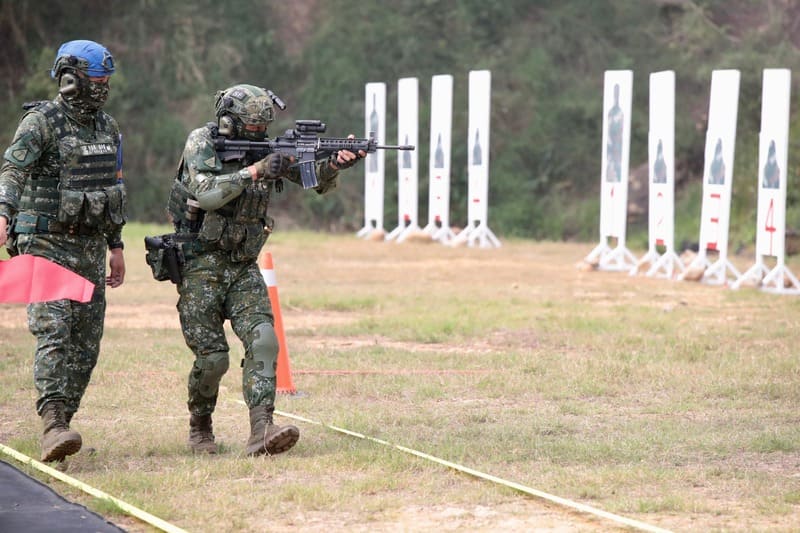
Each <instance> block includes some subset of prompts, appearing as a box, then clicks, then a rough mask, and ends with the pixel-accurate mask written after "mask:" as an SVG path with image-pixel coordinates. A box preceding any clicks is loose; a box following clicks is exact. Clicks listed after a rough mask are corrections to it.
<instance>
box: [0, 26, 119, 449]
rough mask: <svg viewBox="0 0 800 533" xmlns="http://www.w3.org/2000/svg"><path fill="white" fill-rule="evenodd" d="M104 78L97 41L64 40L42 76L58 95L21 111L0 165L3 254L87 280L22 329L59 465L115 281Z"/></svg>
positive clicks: (39, 306) (38, 306)
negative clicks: (88, 290) (82, 291)
mask: <svg viewBox="0 0 800 533" xmlns="http://www.w3.org/2000/svg"><path fill="white" fill-rule="evenodd" d="M113 73H114V60H113V58H112V56H111V54H110V53H109V52H108V50H107V49H106V48H105V47H103V46H102V45H100V44H98V43H96V42H93V41H84V40H80V41H70V42H67V43H64V44H63V45H62V46H61V47H60V48H59V50H58V53H57V55H56V60H55V64H54V65H53V69H52V71H51V76H52V77H53V78H54V79H55V80H57V82H58V86H59V91H58V95H57V96H56V98H55V99H54V100H52V101H43V102H37V103H35V104H27V105H26V106H25V107H26V109H27V112H26V113H25V115H24V116H23V118H22V120H21V121H20V123H19V126H18V127H17V131H16V133H15V135H14V139H13V141H12V143H11V146H9V147H8V149H7V150H6V151H5V154H4V156H3V157H4V161H3V164H2V168H0V246H3V245H6V246H7V247H8V249H9V252H10V253H11V254H12V255H13V254H17V253H21V254H32V255H36V256H40V257H44V258H47V259H49V260H51V261H54V262H55V263H58V264H60V265H61V266H64V267H66V268H68V269H70V270H72V271H73V272H75V273H77V274H79V275H81V276H83V277H85V278H86V279H88V280H89V281H91V282H92V283H94V284H95V290H94V293H93V295H92V299H91V301H89V302H87V303H79V302H75V301H71V300H56V301H50V302H44V303H32V304H30V305H28V328H29V329H30V331H31V333H32V334H33V335H35V336H36V340H37V342H36V355H35V358H34V367H33V375H34V383H35V385H36V390H37V392H38V399H37V401H36V411H37V413H38V414H39V415H40V416H41V417H42V422H43V426H44V429H43V435H42V443H41V444H42V461H61V460H63V459H64V458H65V457H66V456H68V455H71V454H74V453H76V452H77V451H78V450H79V449H80V447H81V444H82V440H81V436H80V434H78V433H77V432H76V431H74V430H71V429H70V422H71V420H72V417H73V415H74V414H75V412H76V411H77V410H78V407H79V406H80V402H81V398H82V397H83V393H84V391H85V390H86V387H87V386H88V384H89V379H90V377H91V373H92V369H94V367H95V364H96V363H97V357H98V354H99V351H100V339H101V337H102V336H103V320H104V318H105V308H106V299H105V286H106V284H108V285H110V286H111V287H119V286H120V285H121V284H122V282H123V279H124V277H125V260H124V257H123V252H122V249H123V244H122V238H121V233H122V226H123V225H124V223H125V201H126V200H125V186H124V184H123V183H122V157H121V154H122V144H121V136H120V132H119V127H118V126H117V123H116V121H115V120H114V119H113V118H112V117H111V116H110V115H108V114H106V113H104V112H103V111H101V108H102V107H103V105H104V104H105V102H106V99H107V98H108V92H109V78H110V77H111V75H112V74H113ZM7 239H8V240H7ZM107 249H108V250H110V260H109V265H110V270H111V272H110V274H109V275H108V277H106V267H105V263H106V250H107Z"/></svg>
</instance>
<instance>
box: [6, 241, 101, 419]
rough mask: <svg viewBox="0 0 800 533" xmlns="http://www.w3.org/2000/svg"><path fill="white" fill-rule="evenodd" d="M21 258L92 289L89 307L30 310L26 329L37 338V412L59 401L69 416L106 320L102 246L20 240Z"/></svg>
mask: <svg viewBox="0 0 800 533" xmlns="http://www.w3.org/2000/svg"><path fill="white" fill-rule="evenodd" d="M17 245H18V247H19V252H20V253H21V254H32V255H37V256H41V257H45V258H47V259H50V260H51V261H54V262H56V263H58V264H60V265H61V266H64V267H67V268H69V269H70V270H72V271H73V272H76V273H78V274H80V275H81V276H83V277H85V278H86V279H88V280H89V281H91V282H92V283H94V284H95V289H94V293H93V295H92V299H91V301H89V302H87V303H79V302H75V301H72V300H55V301H51V302H42V303H33V304H29V305H28V329H29V330H30V332H31V333H32V334H33V335H34V336H35V337H36V354H35V356H34V362H33V381H34V385H35V386H36V391H37V392H38V398H37V400H36V412H37V413H39V414H41V412H42V408H43V407H44V404H45V403H47V402H49V401H54V400H57V401H63V402H64V405H65V411H66V413H67V414H68V415H72V414H74V413H75V412H76V411H77V410H78V407H79V406H80V403H81V399H82V398H83V394H84V392H85V391H86V387H87V386H88V385H89V380H90V378H91V375H92V370H93V369H94V367H95V365H96V364H97V358H98V355H99V353H100V339H101V338H102V337H103V321H104V318H105V310H106V300H105V275H106V274H105V272H106V270H105V264H106V241H105V238H104V237H102V236H100V235H98V236H95V237H85V236H71V235H60V234H39V235H20V236H19V237H18V238H17Z"/></svg>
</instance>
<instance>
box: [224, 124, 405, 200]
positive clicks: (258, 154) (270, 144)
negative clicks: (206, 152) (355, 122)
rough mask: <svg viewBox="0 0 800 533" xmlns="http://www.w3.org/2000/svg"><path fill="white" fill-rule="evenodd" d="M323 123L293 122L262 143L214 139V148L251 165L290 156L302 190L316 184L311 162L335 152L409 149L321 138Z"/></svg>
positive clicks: (366, 141)
mask: <svg viewBox="0 0 800 533" xmlns="http://www.w3.org/2000/svg"><path fill="white" fill-rule="evenodd" d="M325 129H326V126H325V123H323V122H321V121H319V120H297V121H295V124H294V129H293V130H286V134H285V135H283V136H282V137H276V138H275V139H273V140H265V141H243V140H233V139H228V138H226V137H214V148H215V149H216V150H217V155H218V156H219V158H220V159H222V160H223V161H230V160H233V159H243V158H245V157H247V159H248V160H249V161H252V162H255V161H258V160H259V159H263V158H264V157H266V156H268V155H269V154H272V153H276V152H277V153H280V154H283V155H285V156H291V157H294V159H295V161H296V163H295V165H297V166H299V167H300V179H301V181H302V183H303V188H304V189H310V188H312V187H316V186H317V185H319V182H318V181H317V173H316V169H315V163H316V162H317V161H321V160H323V159H328V158H329V157H330V156H331V155H333V154H336V153H337V152H339V150H349V151H351V152H353V153H354V154H358V151H359V150H363V151H365V152H366V153H368V154H371V153H374V152H375V151H377V150H413V149H414V146H413V145H402V146H388V145H379V144H378V141H376V140H375V137H374V135H375V134H374V133H370V138H369V139H347V138H341V137H339V138H325V137H320V136H319V134H320V133H325Z"/></svg>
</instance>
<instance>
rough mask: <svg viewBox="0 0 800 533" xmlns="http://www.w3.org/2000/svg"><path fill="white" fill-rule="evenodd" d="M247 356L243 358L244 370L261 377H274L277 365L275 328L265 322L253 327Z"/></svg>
mask: <svg viewBox="0 0 800 533" xmlns="http://www.w3.org/2000/svg"><path fill="white" fill-rule="evenodd" d="M247 352H248V354H249V357H246V358H245V360H244V368H245V371H246V372H253V373H255V374H258V375H259V376H261V377H262V378H274V377H275V369H276V368H277V366H278V337H277V336H276V335H275V329H274V328H273V327H272V325H270V324H269V323H267V322H262V323H260V324H258V325H257V326H256V327H255V328H253V332H252V340H251V342H250V349H249V350H247Z"/></svg>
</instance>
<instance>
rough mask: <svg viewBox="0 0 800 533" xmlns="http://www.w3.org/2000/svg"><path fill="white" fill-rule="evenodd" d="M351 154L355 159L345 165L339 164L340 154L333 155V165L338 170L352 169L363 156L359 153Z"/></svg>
mask: <svg viewBox="0 0 800 533" xmlns="http://www.w3.org/2000/svg"><path fill="white" fill-rule="evenodd" d="M350 153H352V154H353V155H354V156H355V157H354V158H353V159H350V160H347V161H345V162H344V163H340V162H339V153H338V152H337V153H335V154H331V158H330V162H331V164H332V165H333V166H334V167H335V168H336V169H338V170H344V169H346V168H350V167H352V166H353V165H355V164H356V163H357V162H358V160H359V159H361V156H360V155H358V153H357V152H356V153H353V152H350Z"/></svg>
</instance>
